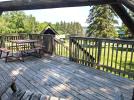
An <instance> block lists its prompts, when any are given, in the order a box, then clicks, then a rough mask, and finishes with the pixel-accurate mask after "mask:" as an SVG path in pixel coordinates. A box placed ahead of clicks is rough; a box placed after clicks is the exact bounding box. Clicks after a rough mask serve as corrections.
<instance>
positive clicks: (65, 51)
mask: <svg viewBox="0 0 134 100" xmlns="http://www.w3.org/2000/svg"><path fill="white" fill-rule="evenodd" d="M54 43H55V54H56V55H59V56H63V57H69V47H68V46H66V45H65V44H64V43H63V41H60V40H58V39H54Z"/></svg>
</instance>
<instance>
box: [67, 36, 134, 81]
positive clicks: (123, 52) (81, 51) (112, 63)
mask: <svg viewBox="0 0 134 100" xmlns="http://www.w3.org/2000/svg"><path fill="white" fill-rule="evenodd" d="M69 44H70V45H69V47H70V52H69V53H70V54H69V58H70V60H71V61H75V62H78V63H80V64H84V65H86V66H90V67H94V68H96V69H99V70H103V71H106V72H110V73H113V74H117V75H119V76H122V77H128V78H130V79H134V40H120V39H100V38H89V37H70V43H69ZM89 55H90V56H89Z"/></svg>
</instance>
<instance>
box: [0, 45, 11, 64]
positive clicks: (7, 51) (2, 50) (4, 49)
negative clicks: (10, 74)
mask: <svg viewBox="0 0 134 100" xmlns="http://www.w3.org/2000/svg"><path fill="white" fill-rule="evenodd" d="M10 51H11V50H9V49H7V48H2V47H1V48H0V58H2V53H6V56H5V57H4V58H5V62H7V59H8V55H9V53H10Z"/></svg>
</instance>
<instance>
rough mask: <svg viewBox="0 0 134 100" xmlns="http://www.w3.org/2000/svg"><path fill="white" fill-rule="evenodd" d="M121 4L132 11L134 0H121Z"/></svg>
mask: <svg viewBox="0 0 134 100" xmlns="http://www.w3.org/2000/svg"><path fill="white" fill-rule="evenodd" d="M122 3H123V5H125V6H126V7H127V8H128V9H130V10H131V11H133V12H134V0H122Z"/></svg>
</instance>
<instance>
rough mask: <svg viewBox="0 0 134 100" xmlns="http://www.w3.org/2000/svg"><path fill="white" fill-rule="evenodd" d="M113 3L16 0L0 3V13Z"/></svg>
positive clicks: (102, 0)
mask: <svg viewBox="0 0 134 100" xmlns="http://www.w3.org/2000/svg"><path fill="white" fill-rule="evenodd" d="M113 3H117V0H50V1H48V0H39V1H38V0H31V2H28V1H23V0H18V1H17V0H16V1H8V2H3V3H0V11H15V10H32V9H47V8H60V7H77V6H89V5H100V4H113Z"/></svg>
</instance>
